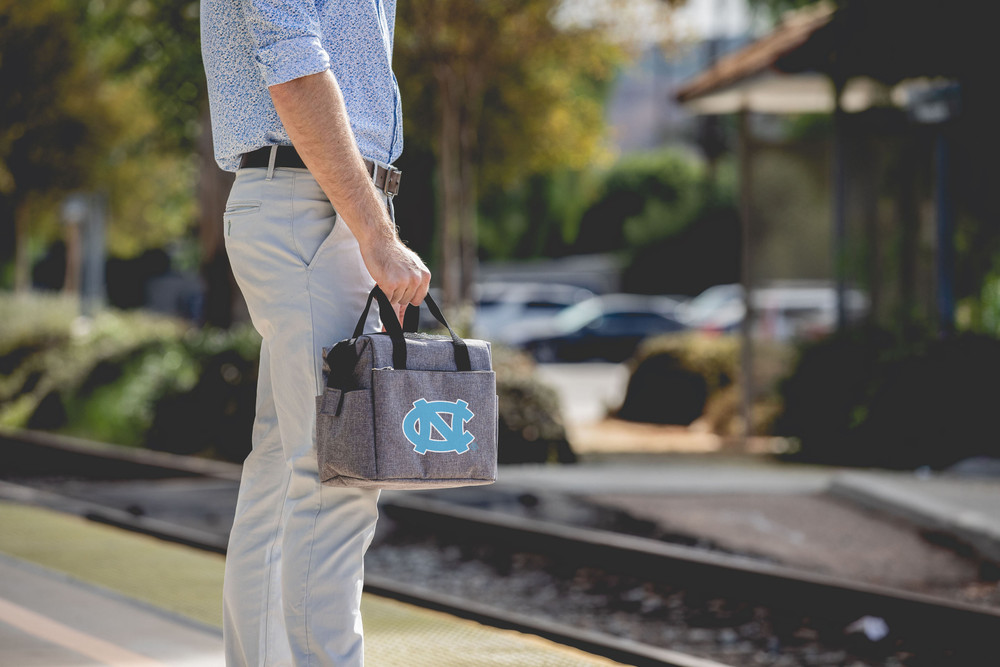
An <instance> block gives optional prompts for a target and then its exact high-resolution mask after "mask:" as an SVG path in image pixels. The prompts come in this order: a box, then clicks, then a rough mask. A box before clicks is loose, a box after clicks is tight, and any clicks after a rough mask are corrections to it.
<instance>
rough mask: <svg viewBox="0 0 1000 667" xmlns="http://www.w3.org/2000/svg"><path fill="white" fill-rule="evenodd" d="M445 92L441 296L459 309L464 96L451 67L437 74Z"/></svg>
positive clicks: (445, 66)
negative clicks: (462, 96) (462, 110)
mask: <svg viewBox="0 0 1000 667" xmlns="http://www.w3.org/2000/svg"><path fill="white" fill-rule="evenodd" d="M435 74H436V76H437V81H438V87H439V89H440V92H441V136H440V137H439V142H438V146H439V150H440V160H441V163H440V164H441V171H440V184H439V192H440V196H441V266H440V273H441V292H442V300H443V301H444V306H445V307H447V308H451V307H454V306H456V305H457V304H458V303H459V300H460V299H461V290H462V287H461V282H462V276H461V270H462V266H461V263H462V252H461V237H460V223H461V217H462V173H461V164H460V162H461V122H460V115H461V100H462V98H461V94H460V92H459V90H458V85H457V81H456V80H455V76H454V71H453V70H452V69H451V67H449V66H448V65H441V66H438V68H437V71H436V72H435Z"/></svg>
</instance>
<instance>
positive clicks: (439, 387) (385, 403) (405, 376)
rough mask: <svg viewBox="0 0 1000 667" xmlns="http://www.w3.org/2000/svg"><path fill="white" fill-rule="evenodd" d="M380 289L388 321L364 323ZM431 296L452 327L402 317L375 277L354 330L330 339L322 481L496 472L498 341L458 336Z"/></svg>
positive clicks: (372, 484) (489, 476)
mask: <svg viewBox="0 0 1000 667" xmlns="http://www.w3.org/2000/svg"><path fill="white" fill-rule="evenodd" d="M373 299H376V300H377V301H378V304H379V309H380V311H381V313H382V317H383V319H382V321H383V324H384V326H385V328H386V331H384V332H377V333H363V332H364V326H365V322H366V321H367V319H368V312H369V310H370V309H371V305H372V300H373ZM425 302H426V304H427V307H428V309H429V310H430V312H431V314H432V315H433V316H434V317H435V318H436V319H437V320H438V321H439V322H440V323H441V324H442V325H444V327H445V328H446V329H447V330H448V332H449V334H450V336H444V335H428V334H421V333H416V332H415V331H409V330H407V329H409V328H411V327H401V326H400V324H399V322H398V321H397V319H396V317H395V314H394V311H393V309H392V305H391V304H390V303H389V300H388V299H387V298H386V296H385V294H384V293H383V292H382V290H381V289H379V287H377V286H376V287H375V288H374V289H372V291H371V294H369V295H368V302H367V304H366V305H365V309H364V311H363V312H362V313H361V317H360V318H359V319H358V324H357V326H356V327H355V329H354V335H353V336H352V337H351V338H349V339H346V340H342V341H340V342H339V343H337V344H336V345H335V346H334V347H333V348H331V349H329V350H327V349H324V368H323V370H324V375H325V377H326V388H325V389H324V391H323V394H322V395H320V396H317V397H316V456H317V458H318V462H319V475H320V481H321V482H322V483H323V484H328V485H331V486H352V487H367V488H382V489H431V488H444V487H452V486H470V485H476V484H490V483H492V482H495V481H496V476H497V393H496V375H495V374H494V372H493V368H492V362H491V357H490V344H489V343H488V342H486V341H483V340H474V339H471V338H469V339H462V338H460V337H459V336H458V335H457V334H455V332H454V331H453V330H452V328H451V327H450V326H449V325H448V322H447V321H446V320H445V318H444V315H442V313H441V310H440V309H439V308H438V307H437V304H436V303H434V300H433V299H431V297H430V296H429V295H428V296H427V297H426V299H425ZM407 321H408V322H409V321H410V318H407ZM412 328H414V329H415V328H416V327H415V326H413V327H412Z"/></svg>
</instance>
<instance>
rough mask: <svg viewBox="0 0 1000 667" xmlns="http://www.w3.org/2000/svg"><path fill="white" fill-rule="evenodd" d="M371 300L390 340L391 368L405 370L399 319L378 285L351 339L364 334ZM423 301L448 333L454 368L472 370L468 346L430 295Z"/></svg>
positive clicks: (404, 353) (404, 340)
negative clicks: (374, 303)
mask: <svg viewBox="0 0 1000 667" xmlns="http://www.w3.org/2000/svg"><path fill="white" fill-rule="evenodd" d="M372 299H377V300H378V307H379V311H380V312H381V313H382V324H383V325H384V326H385V329H386V331H387V332H388V333H389V337H390V338H391V339H392V367H393V368H395V369H396V370H406V339H405V338H404V337H403V329H402V328H401V327H400V326H399V318H397V317H396V311H395V309H393V307H392V304H391V303H389V298H388V297H387V296H386V295H385V293H384V292H383V291H382V289H381V288H380V287H379V286H378V285H376V286H375V287H373V288H372V291H371V293H370V294H369V295H368V302H367V303H366V304H365V309H364V310H363V311H362V312H361V317H360V318H359V319H358V324H357V326H355V327H354V336H353V337H354V338H358V337H360V336H361V335H362V334H363V333H364V331H365V322H367V321H368V311H369V310H371V307H372ZM424 301H425V302H426V303H427V309H428V310H429V311H431V315H433V316H434V319H436V320H437V321H438V322H440V323H441V324H442V325H444V327H445V328H446V329H447V330H448V333H450V334H451V341H452V345H454V347H455V367H456V368H457V369H458V370H460V371H469V370H472V363H471V361H470V360H469V346H468V345H466V344H465V341H464V340H462V339H461V338H460V337H459V335H458V334H456V333H455V331H454V330H453V329H452V328H451V325H450V324H448V320H446V319H445V317H444V314H443V313H442V312H441V309H440V308H438V305H437V304H436V303H434V299H432V298H431V295H430V294H428V295H427V296H426V297H424ZM405 319H407V320H410V321H411V322H412V318H409V317H407V318H405Z"/></svg>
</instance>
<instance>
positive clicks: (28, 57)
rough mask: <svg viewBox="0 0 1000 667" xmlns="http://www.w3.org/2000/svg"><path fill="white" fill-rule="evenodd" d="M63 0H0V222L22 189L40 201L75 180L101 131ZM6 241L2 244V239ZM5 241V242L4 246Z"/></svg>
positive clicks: (74, 12)
mask: <svg viewBox="0 0 1000 667" xmlns="http://www.w3.org/2000/svg"><path fill="white" fill-rule="evenodd" d="M84 18H85V12H84V11H83V10H82V9H81V8H80V3H76V2H71V1H70V0H38V1H37V2H36V1H33V2H18V1H17V0H0V90H2V91H3V95H2V98H0V224H3V225H8V228H7V229H6V230H2V232H0V233H3V234H4V236H5V237H6V236H8V235H10V236H12V234H11V228H10V227H9V225H12V224H13V220H14V216H15V215H16V214H21V215H23V212H22V211H20V209H21V207H22V205H23V204H24V203H25V202H26V201H27V199H28V197H29V195H30V194H31V193H34V194H35V195H36V202H37V201H46V200H48V199H50V198H51V197H52V196H53V195H56V194H57V193H60V192H66V191H68V190H72V189H74V188H78V187H81V186H83V185H85V184H86V183H87V182H88V177H89V175H90V172H89V169H88V167H89V166H90V162H89V158H92V156H93V155H94V154H95V152H97V151H98V148H99V146H100V145H101V143H102V141H103V140H104V139H105V138H106V135H104V128H103V127H102V126H101V123H100V119H101V118H102V117H103V116H104V113H105V109H106V107H105V105H104V100H103V99H102V98H101V97H100V96H95V95H94V91H95V90H96V89H97V88H98V87H99V85H100V79H99V76H98V73H97V71H96V69H95V68H94V67H93V63H92V62H91V61H90V59H89V58H88V54H87V50H86V44H85V42H84V41H83V39H82V38H81V35H80V31H79V24H80V23H82V22H83V20H84ZM5 246H6V244H5ZM11 249H12V247H11V246H6V247H5V254H6V252H9V251H10V250H11Z"/></svg>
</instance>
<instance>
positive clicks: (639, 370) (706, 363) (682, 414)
mask: <svg viewBox="0 0 1000 667" xmlns="http://www.w3.org/2000/svg"><path fill="white" fill-rule="evenodd" d="M629 365H630V367H631V369H632V372H631V376H630V378H629V383H628V389H627V391H626V394H625V401H624V403H623V404H622V407H621V409H620V410H619V411H618V415H617V416H618V417H620V418H622V419H628V420H631V421H641V422H651V423H661V424H690V423H691V422H693V421H694V420H695V419H697V418H698V417H700V416H701V415H702V413H703V412H704V410H705V405H706V403H707V402H708V400H709V397H710V396H712V395H715V394H718V393H719V392H720V391H722V390H723V389H725V388H726V387H728V386H729V385H731V384H732V383H733V382H734V381H735V379H736V378H737V375H738V372H739V340H738V339H737V338H736V337H735V336H715V337H708V336H704V335H700V334H695V333H684V334H669V335H664V336H656V337H654V338H650V339H648V340H646V341H644V342H643V343H642V344H641V345H640V346H639V349H638V350H637V351H636V354H635V356H634V357H633V358H632V360H631V361H630V362H629Z"/></svg>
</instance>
